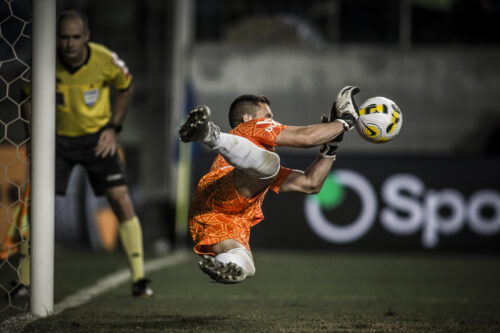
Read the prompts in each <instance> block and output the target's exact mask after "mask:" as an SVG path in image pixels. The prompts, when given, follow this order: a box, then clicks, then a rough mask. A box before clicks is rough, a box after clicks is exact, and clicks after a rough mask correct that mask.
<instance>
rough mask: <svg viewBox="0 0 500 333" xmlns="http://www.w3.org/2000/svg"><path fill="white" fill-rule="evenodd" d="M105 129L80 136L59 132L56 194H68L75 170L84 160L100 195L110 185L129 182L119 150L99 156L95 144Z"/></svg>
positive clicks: (87, 172)
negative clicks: (70, 135)
mask: <svg viewBox="0 0 500 333" xmlns="http://www.w3.org/2000/svg"><path fill="white" fill-rule="evenodd" d="M101 132H102V130H100V131H98V132H97V133H94V134H89V135H82V136H78V137H64V136H59V135H58V136H56V194H59V195H65V194H66V188H67V186H68V181H69V177H70V175H71V171H72V170H73V167H74V166H75V165H76V164H80V165H81V166H82V167H83V168H84V169H85V172H86V174H87V177H88V179H89V182H90V185H91V186H92V189H93V190H94V193H95V194H96V195H102V194H104V191H105V190H106V189H108V188H111V187H114V186H119V185H126V184H127V180H126V174H125V167H124V165H123V162H122V161H121V159H120V156H119V155H118V153H115V155H113V156H110V155H108V156H106V157H104V158H103V157H97V156H95V148H96V146H97V142H98V141H99V137H100V135H101Z"/></svg>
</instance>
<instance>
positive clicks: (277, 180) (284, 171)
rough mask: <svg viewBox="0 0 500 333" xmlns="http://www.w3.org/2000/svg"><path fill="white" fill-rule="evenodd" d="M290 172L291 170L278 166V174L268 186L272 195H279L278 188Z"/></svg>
mask: <svg viewBox="0 0 500 333" xmlns="http://www.w3.org/2000/svg"><path fill="white" fill-rule="evenodd" d="M290 172H292V169H290V168H286V167H284V166H280V171H279V172H278V175H277V176H276V178H275V179H274V181H273V182H272V183H271V185H269V190H270V191H272V192H274V193H276V194H277V193H279V190H280V187H281V185H282V184H283V182H284V181H285V179H286V178H287V177H288V175H289V174H290Z"/></svg>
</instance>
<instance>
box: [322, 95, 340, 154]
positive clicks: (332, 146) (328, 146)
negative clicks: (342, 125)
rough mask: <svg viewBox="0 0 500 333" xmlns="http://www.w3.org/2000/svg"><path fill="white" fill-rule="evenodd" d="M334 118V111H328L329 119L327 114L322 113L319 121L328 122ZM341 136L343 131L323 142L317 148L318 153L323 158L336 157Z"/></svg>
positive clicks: (333, 108)
mask: <svg viewBox="0 0 500 333" xmlns="http://www.w3.org/2000/svg"><path fill="white" fill-rule="evenodd" d="M332 110H335V104H334V105H333V107H332ZM332 117H333V119H332ZM335 118H336V115H335V112H331V113H330V120H328V117H327V116H325V115H322V116H321V122H322V123H328V122H331V121H334V120H335ZM343 136H344V133H341V134H340V135H338V136H337V137H336V138H335V139H333V140H331V141H330V142H327V143H325V144H323V145H322V146H321V148H320V150H319V153H320V155H321V156H323V157H325V158H336V153H337V149H338V147H339V143H340V142H341V141H342V138H343Z"/></svg>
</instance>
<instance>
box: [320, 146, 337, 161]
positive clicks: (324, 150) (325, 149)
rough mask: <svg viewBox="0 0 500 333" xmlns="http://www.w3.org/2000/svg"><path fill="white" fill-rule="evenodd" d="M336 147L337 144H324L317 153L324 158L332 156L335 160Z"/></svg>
mask: <svg viewBox="0 0 500 333" xmlns="http://www.w3.org/2000/svg"><path fill="white" fill-rule="evenodd" d="M337 148H338V146H336V145H329V144H324V145H323V146H322V147H321V149H320V150H319V154H320V155H321V156H323V157H324V158H333V160H334V161H335V158H336V155H337Z"/></svg>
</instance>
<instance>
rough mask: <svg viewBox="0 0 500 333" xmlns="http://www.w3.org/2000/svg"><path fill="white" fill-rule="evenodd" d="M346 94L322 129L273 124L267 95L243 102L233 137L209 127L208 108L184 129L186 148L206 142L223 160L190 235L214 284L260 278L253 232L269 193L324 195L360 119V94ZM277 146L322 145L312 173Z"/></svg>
mask: <svg viewBox="0 0 500 333" xmlns="http://www.w3.org/2000/svg"><path fill="white" fill-rule="evenodd" d="M358 91H359V89H358V88H357V87H351V86H347V87H345V88H343V89H342V90H341V91H340V92H339V94H338V95H337V98H336V100H335V103H334V106H333V107H332V110H331V112H330V117H329V118H326V117H325V116H323V118H322V122H323V123H321V124H316V125H310V126H286V125H282V124H280V123H278V122H276V121H274V120H273V113H272V111H271V109H270V107H269V105H270V101H269V99H268V98H267V97H265V96H256V95H243V96H240V97H238V98H236V99H235V100H234V101H233V103H232V104H231V106H230V109H229V122H230V125H231V127H232V130H231V132H230V133H221V132H220V130H219V128H218V127H217V126H216V125H215V124H214V123H212V122H211V121H209V119H210V110H209V108H208V107H206V106H199V107H196V108H195V109H193V110H192V111H191V112H190V113H189V115H188V117H187V120H186V122H185V123H184V124H183V125H182V126H181V127H180V130H179V136H180V139H181V140H182V141H183V142H191V141H200V142H202V143H204V144H205V145H207V146H208V147H210V148H211V149H213V150H214V151H216V152H217V153H219V155H218V156H217V157H216V158H215V161H214V163H213V165H212V167H211V169H210V171H209V172H208V173H207V174H206V175H205V176H203V177H202V178H201V180H200V182H199V184H198V187H197V190H196V193H195V195H194V197H193V199H192V202H191V206H190V208H189V230H190V232H191V236H192V238H193V242H194V251H195V252H196V253H197V254H199V255H200V256H201V260H200V261H199V263H198V265H199V266H200V268H201V269H202V270H203V271H204V272H205V273H207V274H208V275H209V276H210V277H211V278H212V279H213V280H215V281H217V282H221V283H238V282H241V281H243V280H245V279H246V278H248V277H251V276H253V275H254V274H255V265H254V262H253V256H252V252H251V250H250V245H249V239H250V228H251V227H253V226H254V225H256V224H257V223H259V222H260V221H262V220H263V218H264V216H263V214H262V210H261V205H262V202H263V200H264V197H265V195H266V193H267V192H268V191H273V192H275V193H278V192H279V191H281V192H291V191H294V192H303V193H318V192H319V191H320V190H321V187H322V186H323V183H324V181H325V179H326V177H327V175H328V174H329V172H330V169H331V167H332V165H333V162H334V161H335V156H336V155H335V154H336V149H337V145H338V143H339V142H340V141H341V139H342V136H343V133H344V132H345V131H348V130H351V129H352V128H353V127H354V124H355V122H356V119H357V117H358V114H357V107H356V105H355V103H354V100H353V95H354V94H355V93H357V92H358ZM274 146H280V147H297V148H308V147H313V146H321V148H320V154H319V156H318V157H317V158H316V160H315V161H314V162H313V163H312V164H311V165H310V166H309V168H308V169H307V170H306V171H300V170H292V169H289V168H286V167H283V166H281V165H280V158H279V156H278V154H276V153H275V152H274Z"/></svg>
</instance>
